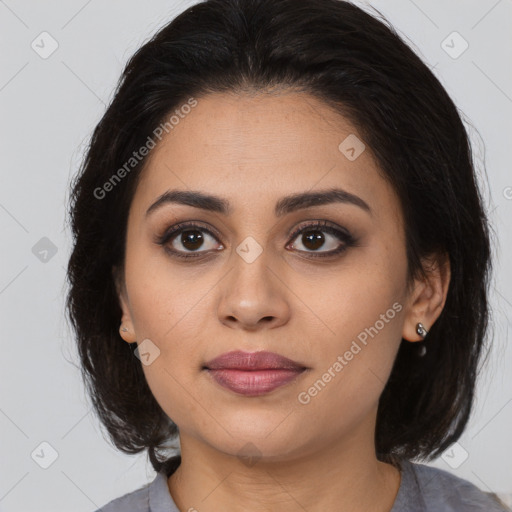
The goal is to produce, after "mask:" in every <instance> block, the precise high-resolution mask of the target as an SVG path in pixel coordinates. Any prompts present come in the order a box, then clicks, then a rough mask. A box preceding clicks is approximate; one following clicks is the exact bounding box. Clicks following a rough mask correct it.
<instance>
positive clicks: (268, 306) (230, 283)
mask: <svg viewBox="0 0 512 512" xmlns="http://www.w3.org/2000/svg"><path fill="white" fill-rule="evenodd" d="M264 254H265V252H263V253H262V254H261V255H260V256H259V257H258V258H257V259H256V260H255V261H253V262H252V263H248V262H247V261H244V259H243V258H241V257H239V256H238V255H237V256H236V257H235V258H234V259H235V262H234V267H233V268H232V269H231V271H230V272H229V275H228V276H227V277H226V279H223V280H222V285H221V287H220V299H219V302H218V317H219V320H220V321H221V323H223V324H224V325H226V326H228V327H230V328H232V329H243V330H246V331H257V330H260V329H273V328H276V327H279V326H282V325H284V324H285V323H287V322H288V320H289V318H290V303H289V298H290V295H291V291H290V289H289V288H288V287H287V285H286V284H285V276H284V275H282V274H283V273H282V271H280V268H277V266H276V265H275V264H274V265H273V264H272V263H269V262H268V261H267V259H266V257H265V256H264ZM279 274H281V275H279Z"/></svg>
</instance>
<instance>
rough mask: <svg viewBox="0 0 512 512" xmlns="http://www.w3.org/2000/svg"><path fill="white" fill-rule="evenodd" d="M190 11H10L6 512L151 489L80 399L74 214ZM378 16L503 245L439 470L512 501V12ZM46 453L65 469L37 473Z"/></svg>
mask: <svg viewBox="0 0 512 512" xmlns="http://www.w3.org/2000/svg"><path fill="white" fill-rule="evenodd" d="M193 3H195V2H193V1H188V2H176V1H175V2H171V1H164V0H152V1H148V2H135V1H126V0H125V1H120V0H111V1H101V2H100V1H99V0H89V1H86V0H68V1H56V0H53V1H49V0H47V1H45V2H40V1H36V0H25V1H21V0H5V1H3V0H0V44H1V49H2V51H1V67H0V108H1V117H0V130H1V131H0V144H1V157H2V158H1V164H0V169H1V170H0V173H1V182H0V183H1V187H0V229H1V234H2V236H1V238H0V244H1V248H0V254H1V266H0V314H1V317H0V322H1V323H0V327H1V330H0V332H1V343H2V351H1V354H2V357H1V358H0V375H1V384H2V386H1V395H0V432H1V436H0V443H1V455H0V457H1V463H0V510H3V511H20V512H21V511H23V512H29V511H36V510H37V511H39V512H43V511H52V512H57V511H69V510H73V511H76V512H80V511H83V512H86V511H91V510H94V509H96V508H97V507H99V506H101V505H103V504H104V503H106V502H107V501H108V500H110V499H112V498H114V497H117V496H120V495H122V494H124V493H126V492H129V491H132V490H134V489H136V488H137V487H139V486H141V485H142V484H143V483H145V482H148V481H150V480H152V479H153V477H154V472H153V470H152V468H151V465H150V464H149V462H148V461H146V457H145V455H139V456H136V457H130V456H127V455H123V454H122V453H119V452H117V451H116V450H115V449H114V448H113V447H112V446H111V445H110V444H109V443H108V442H107V440H106V438H104V436H103V434H102V431H101V429H100V425H99V422H98V421H97V419H96V418H95V416H94V415H93V414H92V412H91V411H90V405H89V402H88V400H87V398H86V396H85V393H84V389H83V385H82V382H81V380H80V374H79V371H78V368H77V365H78V359H77V356H76V352H75V349H74V342H73V338H72V336H71V333H70V331H69V328H68V326H67V324H66V321H65V319H64V296H65V291H66V287H65V281H64V275H65V270H64V269H65V266H66V264H67V259H68V256H69V253H70V246H71V243H70V235H69V232H68V231H67V227H66V224H65V216H66V210H65V206H66V200H67V197H68V187H69V183H70V179H71V176H72V175H74V174H75V173H76V171H77V168H78V165H79V163H80V159H81V157H82V154H83V150H84V148H85V145H86V144H87V141H88V138H89V136H90V134H91V131H92V129H93V128H94V126H95V124H96V123H97V122H98V121H99V119H100V117H101V116H102V114H103V112H104V110H105V105H106V104H108V102H109V101H110V99H111V97H112V94H113V90H114V87H115V84H116V81H117V79H118V77H119V75H120V73H121V71H122V69H123V66H124V64H125V63H126V61H127V59H128V58H129V56H131V54H132V53H133V52H134V51H135V50H136V49H137V48H138V47H139V46H140V45H141V44H142V43H143V42H145V41H146V40H147V39H148V38H149V36H151V35H152V34H153V33H154V32H155V31H156V30H157V29H158V28H159V27H161V26H162V25H164V24H166V23H167V22H168V21H169V20H170V19H171V18H173V17H174V16H175V15H176V14H178V13H179V12H181V11H182V10H184V9H185V8H186V7H188V6H189V5H192V4H193ZM371 4H372V5H373V6H375V7H376V8H377V9H379V10H381V11H382V12H383V13H384V14H385V15H386V17H388V19H389V20H390V21H391V22H392V24H393V25H394V26H395V27H396V29H397V30H398V32H399V33H400V34H401V35H403V36H404V37H406V38H407V40H408V42H409V44H411V45H412V46H413V48H414V49H415V50H416V51H417V52H419V53H420V56H421V57H422V58H423V59H424V60H425V61H426V62H427V63H428V64H429V66H431V67H432V69H433V72H434V73H435V74H436V75H437V76H438V77H439V79H440V80H441V83H442V84H443V85H444V86H445V87H446V89H447V91H448V93H449V94H450V95H451V96H452V98H453V99H454V101H455V103H456V104H457V105H458V107H459V109H460V110H461V112H462V113H463V115H464V119H465V120H466V121H467V122H468V123H470V126H469V127H468V129H469V130H470V133H471V137H472V141H473V145H474V152H475V156H476V159H477V164H478V167H479V173H480V184H481V187H482V191H483V193H484V197H485V201H486V205H487V207H488V210H489V213H490V216H491V220H492V222H493V223H494V226H495V230H496V242H497V245H496V247H495V255H496V258H495V274H494V281H493V284H492V289H493V292H492V297H491V299H492V307H493V309H494V319H493V324H492V328H493V330H494V340H493V349H492V352H491V355H490V357H489V362H488V364H487V367H486V370H485V372H484V373H483V375H482V377H481V379H480V382H479V386H478V396H477V403H476V407H475V410H474V413H473V416H472V418H471V421H470V423H469V426H468V428H467V430H466V432H465V433H464V435H463V436H462V438H461V439H460V442H459V444H457V445H455V446H454V447H453V448H452V449H451V450H450V451H449V452H448V453H447V454H446V456H445V457H444V458H440V459H438V460H437V461H435V462H434V463H433V465H435V466H437V467H440V468H443V469H447V470H449V471H451V472H452V473H454V474H456V475H458V476H460V477H463V478H466V479H468V480H470V481H472V482H473V483H475V484H476V485H478V486H479V487H480V488H481V489H483V490H484V491H494V492H501V493H505V492H506V493H512V457H511V456H512V438H511V436H510V432H511V428H510V427H511V425H512V375H511V368H512V344H511V343H510V337H509V331H510V322H509V318H510V315H511V312H512V292H511V291H510V290H511V285H512V273H511V270H510V267H509V266H508V264H507V261H510V260H511V258H512V233H511V229H510V218H511V214H512V173H511V171H510V147H511V138H510V135H511V124H512V122H511V119H512V116H511V113H512V99H511V98H512V76H511V65H510V63H511V62H512V48H511V44H510V40H509V37H510V33H512V2H511V1H510V0H498V1H496V0H485V1H484V0H471V1H464V2H462V1H454V0H450V1H446V0H435V1H426V0H424V1H420V0H415V1H412V0H400V1H399V0H392V1H390V0H387V1H373V2H371ZM360 5H363V6H365V8H367V7H366V4H365V3H361V4H360ZM43 31H46V32H48V33H49V34H50V35H51V37H52V38H53V39H54V40H56V41H57V43H58V48H57V50H56V51H55V52H54V53H53V54H52V55H50V56H49V57H48V58H46V59H43V58H42V57H41V56H40V55H39V54H38V53H36V51H34V50H33V49H32V47H31V44H32V42H33V41H35V42H34V45H38V48H39V51H40V52H42V51H43V50H44V51H48V50H49V49H51V40H50V39H49V38H48V36H40V34H41V33H42V32H43ZM454 31H456V32H458V33H459V34H460V35H461V36H462V38H463V39H464V40H465V41H467V43H468V44H469V47H468V48H467V50H466V51H465V52H464V53H462V54H461V55H460V56H458V57H457V58H453V56H450V55H449V54H448V53H447V52H446V51H445V49H444V48H443V46H442V44H444V47H445V48H446V45H448V47H451V49H449V51H451V52H452V55H453V54H454V52H459V51H460V50H461V49H462V48H463V47H462V46H461V45H462V44H464V42H463V40H462V39H457V37H458V36H456V35H453V32H454ZM42 38H46V39H43V41H41V39H42ZM443 41H446V42H445V43H442V42H443ZM447 49H448V48H447ZM473 126H474V128H473ZM484 166H485V168H486V172H487V175H486V174H485V169H484ZM509 187H510V188H509ZM44 237H46V238H47V239H49V241H50V242H49V241H48V240H46V239H45V240H43V241H41V239H43V238H44ZM52 246H54V249H53V251H55V250H56V251H57V252H56V253H55V254H53V253H52V250H51V247H52ZM34 247H35V249H34ZM45 249H49V252H47V253H45V252H44V250H45ZM42 442H46V443H49V445H50V446H51V447H52V448H50V447H48V446H47V445H43V446H41V443H42ZM52 449H53V450H55V452H56V454H57V458H56V460H55V461H54V462H53V463H52V464H50V465H49V467H48V468H47V469H43V468H42V467H41V466H40V464H44V463H46V464H49V463H50V462H51V461H52V459H51V456H52ZM466 457H467V458H466ZM464 459H465V460H464ZM36 461H37V462H36Z"/></svg>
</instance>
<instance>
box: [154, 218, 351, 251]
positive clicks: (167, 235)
mask: <svg viewBox="0 0 512 512" xmlns="http://www.w3.org/2000/svg"><path fill="white" fill-rule="evenodd" d="M194 229H195V230H198V231H204V232H206V233H208V234H209V235H211V236H212V237H213V238H215V239H216V240H217V241H218V237H217V236H216V235H215V234H214V233H212V232H211V231H210V230H209V229H207V228H205V227H203V226H201V225H200V224H196V223H194V222H182V223H180V224H176V225H175V226H173V227H172V228H171V229H170V230H168V231H166V232H164V234H163V235H161V236H157V237H156V240H155V242H156V243H157V244H158V245H161V246H163V247H164V248H165V250H166V251H167V252H168V253H169V254H170V255H171V256H175V257H177V258H181V259H184V260H186V259H190V258H199V257H201V256H202V254H201V253H200V252H195V253H188V254H182V253H181V252H179V251H175V250H174V249H170V248H169V247H167V243H168V242H169V241H170V240H171V239H172V238H173V235H179V234H181V233H182V232H185V231H188V230H190V231H192V230H194ZM307 231H323V232H326V233H329V234H331V235H334V236H336V237H337V238H339V239H340V240H341V241H342V242H343V243H344V245H342V246H341V247H340V248H339V249H335V250H332V251H327V252H324V253H315V252H313V251H311V252H309V251H299V252H302V253H306V254H308V257H312V258H332V257H334V256H337V255H339V254H341V253H343V252H344V251H346V250H347V249H348V248H349V247H353V246H355V245H356V242H357V241H356V239H355V238H354V237H353V236H352V235H351V234H350V233H349V232H348V231H347V230H345V229H340V228H336V227H334V226H332V225H331V224H330V223H329V222H328V221H314V222H311V223H309V224H306V225H303V226H301V227H300V228H298V229H296V230H295V231H294V232H293V233H292V234H291V235H290V240H291V241H293V240H295V239H296V238H297V236H298V235H300V234H302V233H304V232H307ZM287 245H288V244H287Z"/></svg>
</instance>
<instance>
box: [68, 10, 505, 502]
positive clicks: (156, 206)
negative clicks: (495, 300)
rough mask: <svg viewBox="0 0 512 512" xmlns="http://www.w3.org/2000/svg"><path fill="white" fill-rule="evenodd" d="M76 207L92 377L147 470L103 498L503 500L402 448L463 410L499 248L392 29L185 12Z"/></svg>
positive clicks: (332, 18) (453, 139) (465, 166)
mask: <svg viewBox="0 0 512 512" xmlns="http://www.w3.org/2000/svg"><path fill="white" fill-rule="evenodd" d="M71 199H72V201H71V205H70V215H71V221H72V229H73V233H74V237H75V240H74V247H73V252H72V255H71V258H70V261H69V268H68V276H69V281H70V284H71V288H70V292H69V295H68V303H67V305H68V310H69V315H70V318H71V320H72V323H73V326H74V328H75V330H76V334H77V339H78V346H79V351H80V356H81V359H82V364H83V370H84V378H85V381H86V384H87V386H88V391H89V392H90V395H91V397H92V400H93V404H94V406H95V409H96V411H97V413H98V415H99V417H100V419H101V421H102V422H103V424H104V425H105V427H106V429H107V431H108V432H109V434H110V436H111V439H112V441H113V443H114V444H115V445H116V446H117V447H118V448H119V449H120V450H122V451H124V452H126V453H137V452H140V451H143V450H147V451H148V454H149V458H150V461H151V464H152V466H153V468H154V469H155V471H156V472H157V476H156V478H155V479H154V480H153V482H151V483H150V484H148V485H146V486H144V487H141V488H140V489H137V490H135V491H134V492H133V493H129V494H127V495H125V496H123V497H120V498H118V499H116V500H113V501H112V502H110V503H109V504H107V505H106V506H104V507H103V508H102V509H101V510H103V511H105V512H106V511H108V512H112V511H118V510H119V511H120V510H130V511H142V510H144V511H149V510H151V511H153V512H160V511H164V510H166V511H169V510H173V511H177V510H181V511H185V510H188V511H193V510H198V511H201V512H207V511H226V510H229V511H241V510H244V511H260V510H268V511H270V510H283V509H284V510H289V511H296V510H297V511H299V510H308V511H317V510H322V511H338V510H347V511H349V510H354V511H355V510H357V511H363V510H371V511H376V512H389V511H392V512H398V511H401V510H404V511H405V510H408V511H411V510H414V511H435V512H440V511H444V510H446V511H448V510H451V511H452V510H457V511H462V510H464V511H466V510H482V511H483V510H485V511H487V512H489V511H498V510H504V508H502V507H501V506H500V505H498V504H497V503H495V502H494V500H492V499H491V497H489V496H487V495H486V494H484V493H483V492H482V491H480V490H479V489H478V488H477V487H476V486H474V485H472V484H471V483H469V482H467V481H465V480H462V479H460V478H457V477H456V476H454V475H451V474H449V473H447V472H444V471H441V470H439V469H434V468H432V467H428V466H426V465H424V464H421V463H418V462H413V459H416V460H431V459H433V458H434V457H437V456H439V455H440V454H441V453H443V452H444V450H446V449H447V448H449V447H450V446H451V445H452V444H453V443H455V442H456V441H457V439H459V437H460V436H461V434H462V432H463V431H464V428H465V426H466V424H467V422H468V418H469V415H470V412H471V409H472V403H473V393H474V387H475V378H476V371H477V367H478V362H479V360H480V356H481V354H482V351H483V348H484V341H485V335H486V332H487V331H486V329H487V324H488V315H489V313H488V305H487V288H488V275H489V272H490V268H491V264H490V248H489V234H488V225H487V219H486V215H485V212H484V211H483V208H482V204H481V198H480V195H479V191H478V188H477V186H476V180H475V176H474V168H473V163H472V157H471V151H470V146H469V143H468V138H467V134H466V131H465V129H464V126H463V124H462V122H461V119H460V117H459V115H458V112H457V108H456V106H455V105H454V104H453V102H452V101H451V99H450V98H449V96H448V95H447V93H446V92H445V90H444V89H443V87H442V86H441V85H440V83H439V81H438V80H437V79H436V78H435V76H434V75H433V74H432V73H431V72H430V70H429V69H428V67H427V66H426V65H425V64H424V63H423V62H422V61H421V60H420V59H419V58H418V57H417V56H416V55H415V53H414V52H413V51H412V50H411V49H409V47H408V46H407V45H406V44H405V43H404V42H402V40H401V39H400V38H399V37H398V35H397V34H396V33H395V32H394V30H393V29H392V28H391V27H388V26H387V25H385V24H384V23H383V22H381V21H379V20H377V19H376V18H373V17H372V16H370V15H369V14H366V13H365V12H364V11H363V10H361V9H360V8H358V7H356V6H354V5H352V4H350V3H348V2H342V1H339V0H207V1H205V2H203V3H200V4H198V5H195V6H193V7H191V8H189V9H187V10H186V11H185V12H183V13H182V14H181V15H179V16H178V17H177V18H176V19H175V20H174V21H172V22H171V23H170V24H169V25H167V26H166V27H164V28H163V29H161V30H160V31H159V32H158V33H157V34H156V35H155V36H154V37H153V38H152V40H151V41H149V42H148V43H147V44H145V45H144V46H143V47H142V48H140V49H139V50H138V51H137V52H136V54H135V55H134V56H133V57H132V58H131V60H130V62H129V63H128V65H127V67H126V70H125V71H124V74H123V76H122V79H121V82H120V85H119V88H118V90H117V91H116V94H115V97H114V99H113V101H112V103H111V105H110V106H109V108H108V109H107V112H106V113H105V115H104V116H103V118H102V120H101V121H100V123H99V124H98V126H97V127H96V129H95V131H94V134H93V137H92V141H91V145H90V147H89V150H88V153H87V155H86V158H85V160H84V163H83V167H82V169H81V172H80V174H79V175H78V176H77V178H76V181H75V183H74V186H73V193H72V197H71ZM178 444H179V450H178V452H177V453H178V455H176V450H177V449H178ZM173 449H174V450H175V452H173V451H172V450H173ZM173 453H174V456H171V454H173Z"/></svg>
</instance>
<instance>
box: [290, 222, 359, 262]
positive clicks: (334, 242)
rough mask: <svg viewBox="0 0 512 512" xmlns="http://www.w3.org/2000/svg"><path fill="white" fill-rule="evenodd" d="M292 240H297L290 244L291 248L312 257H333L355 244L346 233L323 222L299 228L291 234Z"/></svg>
mask: <svg viewBox="0 0 512 512" xmlns="http://www.w3.org/2000/svg"><path fill="white" fill-rule="evenodd" d="M292 240H298V242H295V243H293V244H291V247H292V248H294V249H297V250H298V251H299V252H304V253H307V254H311V255H312V256H313V257H316V256H318V257H328V256H334V255H336V254H339V253H341V252H343V251H344V250H346V249H347V248H348V247H350V246H352V245H354V243H355V240H354V239H353V237H352V236H351V235H350V233H349V232H348V231H346V230H344V229H339V228H336V227H334V226H331V225H329V224H327V223H326V222H325V221H323V222H316V223H314V224H309V225H307V226H304V227H302V228H300V229H299V230H297V231H296V232H295V233H294V234H293V238H292ZM319 249H324V250H319Z"/></svg>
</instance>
